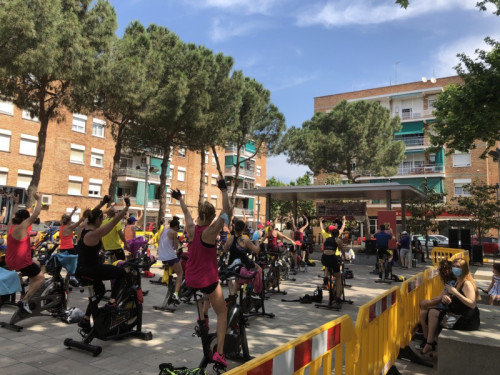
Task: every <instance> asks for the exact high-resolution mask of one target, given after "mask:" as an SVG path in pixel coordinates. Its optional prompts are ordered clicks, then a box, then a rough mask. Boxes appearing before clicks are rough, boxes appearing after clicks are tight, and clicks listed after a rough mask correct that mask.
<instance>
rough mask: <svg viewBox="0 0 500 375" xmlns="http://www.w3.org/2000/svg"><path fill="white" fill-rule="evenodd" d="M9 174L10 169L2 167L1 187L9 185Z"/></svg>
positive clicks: (0, 171) (0, 173) (0, 170)
mask: <svg viewBox="0 0 500 375" xmlns="http://www.w3.org/2000/svg"><path fill="white" fill-rule="evenodd" d="M7 173H9V168H5V167H0V185H2V186H4V185H7Z"/></svg>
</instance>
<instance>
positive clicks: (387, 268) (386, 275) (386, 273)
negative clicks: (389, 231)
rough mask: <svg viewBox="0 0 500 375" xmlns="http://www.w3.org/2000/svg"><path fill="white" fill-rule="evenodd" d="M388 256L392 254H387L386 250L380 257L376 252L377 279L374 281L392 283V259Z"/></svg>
mask: <svg viewBox="0 0 500 375" xmlns="http://www.w3.org/2000/svg"><path fill="white" fill-rule="evenodd" d="M386 251H387V250H386ZM390 258H392V255H389V254H387V252H384V255H383V256H382V258H379V257H378V253H377V268H378V275H379V276H378V277H379V280H375V282H376V283H386V284H391V283H392V264H391V261H392V259H391V260H389V259H390Z"/></svg>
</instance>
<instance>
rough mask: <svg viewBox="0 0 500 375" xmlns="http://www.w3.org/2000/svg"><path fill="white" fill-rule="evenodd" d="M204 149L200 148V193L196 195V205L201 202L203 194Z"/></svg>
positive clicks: (199, 204)
mask: <svg viewBox="0 0 500 375" xmlns="http://www.w3.org/2000/svg"><path fill="white" fill-rule="evenodd" d="M205 170H206V165H205V149H203V150H201V164H200V195H199V196H198V207H200V206H201V205H202V204H203V198H204V197H203V195H204V194H205Z"/></svg>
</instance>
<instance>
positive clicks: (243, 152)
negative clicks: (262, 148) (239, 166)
mask: <svg viewBox="0 0 500 375" xmlns="http://www.w3.org/2000/svg"><path fill="white" fill-rule="evenodd" d="M240 150H241V151H240V156H242V157H246V158H247V157H250V156H252V155H253V154H254V153H253V152H250V151H247V150H246V149H245V146H243V147H241V148H240ZM226 152H234V153H236V152H238V147H236V146H234V145H233V146H227V147H226Z"/></svg>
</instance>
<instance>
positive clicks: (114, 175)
mask: <svg viewBox="0 0 500 375" xmlns="http://www.w3.org/2000/svg"><path fill="white" fill-rule="evenodd" d="M125 127H126V122H125V123H123V122H122V123H120V124H119V125H118V133H117V135H116V143H115V154H114V155H113V168H112V170H111V181H110V182H109V189H108V194H109V195H111V197H112V198H113V199H115V195H116V185H117V180H118V171H119V169H120V157H121V153H122V145H123V136H124V134H125ZM145 214H146V213H144V215H145Z"/></svg>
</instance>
